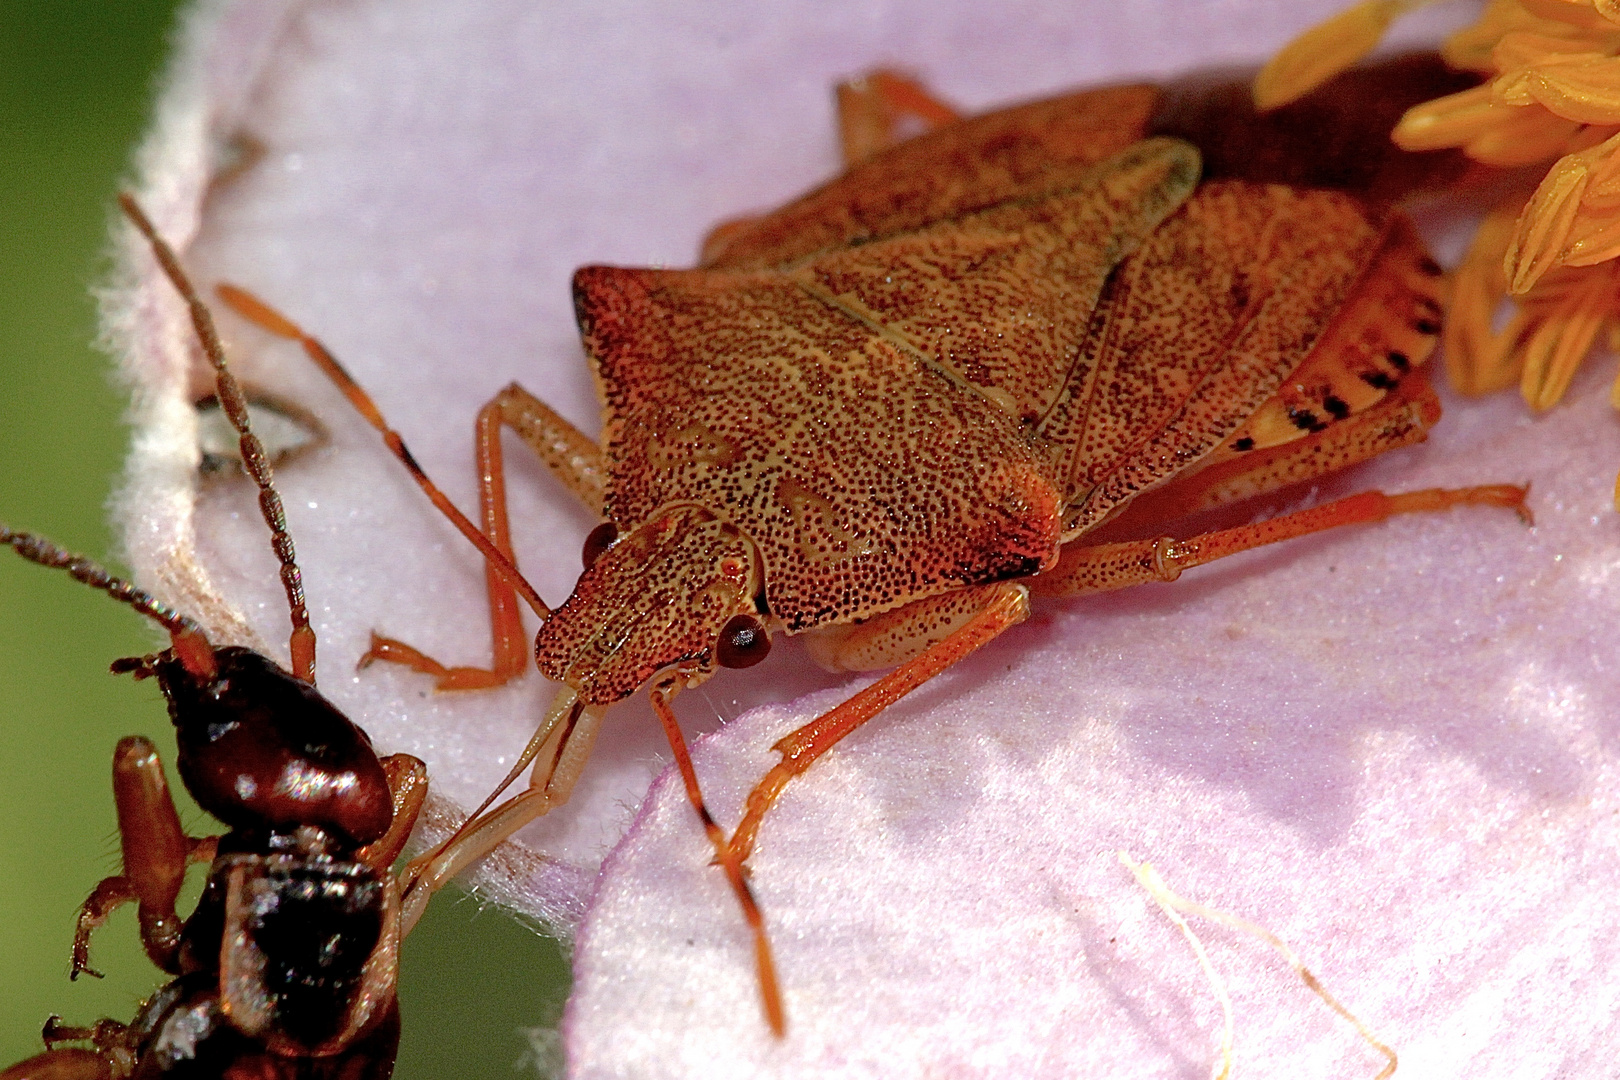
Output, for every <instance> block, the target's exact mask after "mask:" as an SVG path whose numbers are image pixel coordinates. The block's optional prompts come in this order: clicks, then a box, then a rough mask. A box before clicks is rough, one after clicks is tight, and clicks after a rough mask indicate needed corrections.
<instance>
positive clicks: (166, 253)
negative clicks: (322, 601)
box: [118, 192, 315, 683]
mask: <svg viewBox="0 0 1620 1080" xmlns="http://www.w3.org/2000/svg"><path fill="white" fill-rule="evenodd" d="M118 204H119V205H120V206H122V207H123V208H124V215H125V216H126V217H128V218H129V220H130V221H131V222H133V223H134V225H135V228H137V229H139V230H140V233H141V235H142V236H144V237H146V242H147V243H148V244H150V245H151V247H152V254H153V255H154V256H155V257H156V258H157V261H158V265H159V266H161V267H162V268H163V273H164V275H165V276H166V277H168V279H169V281H170V283H171V284H173V285H174V287H175V290H176V291H177V292H178V293H179V294H180V297H181V299H183V300H184V301H185V302H186V307H187V309H189V310H190V312H191V325H192V327H193V328H194V329H195V330H196V332H197V340H198V342H199V343H200V344H201V345H202V350H203V355H204V356H206V357H207V358H208V363H209V364H210V365H211V366H212V367H213V369H214V382H215V386H216V393H217V394H218V396H219V404H220V408H221V409H223V410H224V412H225V415H226V417H228V418H229V419H230V422H231V426H232V427H233V428H235V429H236V433H237V435H238V436H239V437H240V439H239V444H240V447H241V453H242V465H243V467H244V468H246V469H247V473H248V475H249V476H251V477H252V478H253V482H254V483H255V484H256V485H258V488H259V511H260V513H262V514H263V515H264V523H265V524H266V525H268V526H269V527H270V547H271V549H272V550H274V551H275V553H276V558H277V560H279V561H280V563H281V585H282V588H283V589H285V590H286V593H287V608H288V614H289V616H290V618H291V619H292V634H291V635H290V637H289V638H288V641H287V648H288V651H289V652H290V653H291V656H292V672H293V674H294V675H296V676H297V677H298V678H299V679H302V680H303V681H304V682H307V683H314V681H315V629H314V627H312V626H310V625H309V608H308V607H307V606H306V605H305V603H304V577H303V575H302V574H301V573H300V572H299V570H298V560H297V555H296V553H295V552H294V550H293V540H292V535H291V534H290V533H288V532H287V515H286V512H285V511H284V510H283V509H282V505H281V496H280V495H278V494H277V493H276V485H275V478H274V475H273V474H272V471H271V468H270V460H269V458H267V457H266V456H265V453H264V445H263V444H262V443H260V442H259V439H258V436H256V435H254V434H253V431H252V429H251V428H250V427H249V425H248V411H247V401H246V399H244V398H243V396H242V388H241V386H239V385H238V384H237V382H236V379H235V377H234V376H232V375H231V372H230V369H229V368H228V367H227V366H226V364H225V347H224V346H223V345H222V344H220V340H219V333H218V331H216V330H215V329H214V317H213V315H212V314H211V313H210V312H209V310H208V305H206V304H204V303H203V302H202V298H201V297H200V296H198V295H197V290H196V289H195V288H193V287H192V284H191V281H190V279H189V278H187V277H186V273H185V271H184V270H182V269H181V268H180V260H179V259H178V258H176V257H175V254H174V249H172V248H171V247H169V245H168V244H167V243H166V242H165V241H164V239H163V238H162V237H161V236H159V235H158V233H157V229H156V228H154V227H153V225H152V221H151V219H150V218H148V217H147V216H146V214H145V212H144V211H142V210H141V208H140V206H139V205H138V204H137V203H136V202H135V199H134V197H133V196H131V195H130V194H129V193H128V192H120V193H119V195H118Z"/></svg>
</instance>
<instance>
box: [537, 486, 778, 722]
mask: <svg viewBox="0 0 1620 1080" xmlns="http://www.w3.org/2000/svg"><path fill="white" fill-rule="evenodd" d="M758 563H759V560H758V556H757V555H756V552H755V548H754V544H753V543H752V542H751V541H750V540H749V539H748V538H747V537H745V536H744V535H743V534H742V533H741V532H740V531H738V529H737V527H736V526H735V525H732V524H730V523H729V522H726V521H722V520H720V519H718V518H716V517H715V515H714V514H713V513H711V512H710V511H708V510H706V509H704V508H703V507H699V506H692V505H678V506H671V507H667V508H665V510H664V511H663V512H661V513H659V514H655V515H654V516H653V517H651V518H650V519H648V520H647V521H646V522H644V523H643V524H642V525H641V526H640V527H638V528H636V529H634V530H633V531H631V532H630V533H629V535H627V536H624V537H621V538H620V539H619V540H618V541H617V542H616V543H614V544H613V545H612V546H611V547H609V548H607V549H606V550H605V551H603V552H602V553H601V555H600V556H599V557H598V558H596V559H595V561H594V563H593V565H592V566H591V567H590V568H589V569H588V570H586V571H585V574H584V576H583V577H581V578H580V580H579V584H578V585H577V586H576V587H575V589H574V592H573V594H572V595H571V596H569V598H568V600H567V602H566V603H564V604H563V605H562V606H561V607H560V608H558V609H557V610H556V611H554V612H553V613H552V615H551V617H550V618H548V619H547V620H546V622H545V624H544V625H543V626H542V627H541V630H540V633H539V635H538V636H537V637H536V638H535V646H534V648H535V658H536V660H537V662H538V663H539V665H540V670H541V671H542V672H543V673H544V674H545V675H546V677H547V678H551V679H555V680H556V681H558V682H561V683H566V684H567V685H569V686H571V687H573V688H574V689H575V690H577V691H578V692H579V694H580V697H581V698H582V699H584V700H585V701H586V702H587V703H589V704H593V705H608V704H611V703H613V702H615V701H619V700H621V699H623V698H626V697H628V696H630V695H631V694H633V693H635V692H636V691H637V690H638V689H640V688H641V686H642V685H643V684H644V683H646V682H647V680H648V679H650V678H652V676H653V675H654V674H655V673H656V672H658V671H660V670H661V669H663V668H667V667H672V666H673V667H676V668H677V670H678V673H679V677H680V678H681V679H682V681H683V682H684V683H685V684H686V685H695V684H696V683H697V682H699V681H701V680H702V679H704V678H707V677H708V676H709V675H710V674H711V673H712V672H713V670H714V666H715V664H716V663H724V662H725V661H724V655H725V650H724V649H723V648H722V646H721V637H722V633H721V632H722V631H723V630H724V629H725V628H726V627H727V626H728V625H729V624H730V623H731V622H732V621H733V620H734V619H736V618H737V617H738V616H747V615H752V614H753V613H754V612H755V610H756V608H755V604H756V599H755V598H756V597H758V596H759V594H760V588H761V584H762V582H761V581H760V575H759V570H758Z"/></svg>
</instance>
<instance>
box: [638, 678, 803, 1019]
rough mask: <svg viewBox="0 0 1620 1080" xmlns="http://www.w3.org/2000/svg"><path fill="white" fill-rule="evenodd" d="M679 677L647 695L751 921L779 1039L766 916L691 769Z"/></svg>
mask: <svg viewBox="0 0 1620 1080" xmlns="http://www.w3.org/2000/svg"><path fill="white" fill-rule="evenodd" d="M679 679H680V677H679V676H678V675H670V676H666V677H665V678H664V679H662V680H660V681H659V682H658V683H656V684H654V685H653V686H652V687H651V688H650V689H649V690H648V691H647V696H648V697H649V698H650V699H651V700H652V707H653V712H655V713H657V714H658V720H659V722H660V723H661V724H663V726H664V734H665V736H666V737H668V739H669V748H670V750H671V751H672V752H673V753H674V755H675V765H676V767H677V768H678V769H680V771H681V781H682V782H683V783H684V784H685V785H686V798H687V801H689V802H690V803H691V804H692V808H693V809H694V810H696V811H697V815H698V820H699V821H701V822H702V823H703V831H704V832H705V833H706V834H707V835H708V837H709V843H711V844H713V845H714V859H715V862H717V863H719V864H720V868H721V869H722V870H724V871H725V874H726V881H727V882H728V883H729V884H730V885H731V891H732V892H733V893H734V894H735V895H736V897H737V903H738V904H740V905H741V906H742V910H743V918H744V919H746V920H747V921H748V928H749V930H750V931H752V932H753V935H754V967H755V970H756V971H757V972H758V974H759V993H760V999H761V1004H762V1005H763V1007H764V1009H765V1020H766V1022H767V1023H769V1024H770V1025H771V1031H772V1033H774V1034H775V1035H776V1037H777V1038H781V1037H782V1036H783V1035H784V1034H785V1033H786V1032H787V1013H786V1011H785V1010H784V1009H783V1007H782V989H781V984H780V983H779V982H778V980H777V978H776V960H775V958H774V957H773V956H772V955H771V941H770V938H769V937H768V936H767V935H766V933H765V916H764V914H763V913H761V911H760V910H759V902H758V901H757V900H755V899H754V890H753V889H751V888H749V887H748V879H747V878H746V877H744V876H743V866H742V864H743V859H745V858H747V855H746V854H744V855H742V856H737V855H734V854H733V850H734V848H733V845H732V844H731V843H728V842H727V841H726V834H725V832H724V831H723V830H722V829H721V828H720V826H719V824H717V823H716V822H715V820H714V815H713V814H711V813H709V808H708V806H707V805H706V804H705V803H704V801H703V791H702V789H701V788H699V787H698V778H697V770H696V769H694V768H692V755H691V754H690V753H688V752H687V749H686V739H685V737H684V736H682V735H681V728H680V724H679V723H678V722H677V721H676V719H675V712H674V710H673V709H671V708H670V707H669V699H670V698H671V697H673V696H674V695H675V690H676V688H677V687H678V685H679Z"/></svg>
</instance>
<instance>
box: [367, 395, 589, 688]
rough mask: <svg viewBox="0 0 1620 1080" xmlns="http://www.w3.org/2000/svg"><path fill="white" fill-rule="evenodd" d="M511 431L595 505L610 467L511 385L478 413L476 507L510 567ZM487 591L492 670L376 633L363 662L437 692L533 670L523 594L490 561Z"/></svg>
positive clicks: (546, 409)
mask: <svg viewBox="0 0 1620 1080" xmlns="http://www.w3.org/2000/svg"><path fill="white" fill-rule="evenodd" d="M503 426H504V427H509V428H511V429H512V430H513V431H514V432H515V433H516V434H517V435H518V436H519V437H520V438H521V439H523V441H524V442H526V443H527V444H528V445H529V447H530V448H531V449H532V450H533V451H534V452H535V455H536V456H538V457H539V458H540V460H541V461H543V462H544V463H545V464H546V465H547V466H548V467H549V468H550V469H551V471H552V472H553V473H554V474H555V475H556V476H557V478H558V479H559V480H561V481H562V482H563V485H564V486H566V487H567V488H568V490H569V491H571V492H573V494H574V496H575V497H576V498H578V499H579V501H580V502H582V503H584V504H585V505H586V506H587V507H590V508H591V509H592V510H595V511H597V512H600V511H601V509H602V500H603V495H604V492H605V490H606V487H607V470H606V467H605V465H604V463H603V461H602V452H601V450H600V449H599V448H598V447H597V445H596V444H595V443H594V442H592V441H591V440H590V439H588V438H586V437H585V436H584V435H583V434H581V433H580V431H579V429H577V428H575V427H574V426H573V425H572V424H570V423H569V422H568V421H567V420H564V419H563V418H562V417H561V416H560V415H558V414H557V413H556V412H555V411H554V410H553V409H552V408H551V406H549V405H547V404H546V403H545V402H543V401H541V400H540V399H539V398H537V397H535V396H534V395H533V394H531V393H529V392H528V391H527V390H525V389H523V387H521V386H519V385H518V384H517V383H513V384H511V385H510V386H508V387H507V388H506V389H504V390H502V391H501V392H500V393H499V394H497V395H496V396H495V399H494V400H493V401H491V402H489V403H488V404H487V405H485V406H484V407H483V408H482V409H479V410H478V419H477V421H476V423H475V425H474V429H473V431H474V434H473V443H474V447H475V452H476V456H477V461H478V507H479V512H480V516H481V519H482V524H483V527H484V535H486V536H488V537H489V538H490V540H491V541H493V542H494V544H495V546H496V547H498V548H500V549H501V551H502V552H504V553H505V554H506V556H507V558H508V559H511V560H512V563H513V565H514V566H515V565H516V564H517V559H516V557H515V556H514V555H513V554H512V530H511V525H510V523H509V518H508V514H507V509H506V466H505V459H504V455H503V453H502V450H501V428H502V427H503ZM484 578H485V582H486V584H487V587H488V591H489V615H490V637H491V660H490V666H489V667H488V668H476V667H454V668H451V667H445V666H444V665H443V664H440V663H439V662H438V661H437V660H434V659H433V658H432V657H429V656H427V655H425V654H424V653H422V652H420V651H418V650H417V649H414V648H412V647H411V646H409V645H407V644H405V643H404V642H402V641H396V640H394V639H393V638H384V637H378V636H377V635H375V634H373V635H372V638H371V648H370V650H369V651H367V653H366V655H365V656H364V657H362V658H361V660H360V663H361V666H365V665H367V664H369V663H371V662H372V661H373V660H386V661H388V662H389V663H394V664H404V665H405V666H406V667H409V668H411V669H412V670H413V671H420V672H422V673H423V674H426V675H432V676H434V678H435V679H437V683H436V684H435V685H436V688H437V689H439V690H482V689H485V688H488V687H492V686H501V685H503V684H505V683H507V682H510V681H511V680H513V679H515V678H517V677H518V676H520V675H522V674H523V673H524V672H526V671H527V670H528V669H529V646H528V637H527V635H526V634H524V632H523V617H522V615H521V613H520V612H519V609H518V596H517V593H516V592H515V591H514V590H513V588H512V586H511V584H510V583H509V582H508V581H507V580H506V578H505V577H504V576H503V575H502V573H501V571H500V569H499V568H498V567H496V566H495V565H494V564H485V567H484Z"/></svg>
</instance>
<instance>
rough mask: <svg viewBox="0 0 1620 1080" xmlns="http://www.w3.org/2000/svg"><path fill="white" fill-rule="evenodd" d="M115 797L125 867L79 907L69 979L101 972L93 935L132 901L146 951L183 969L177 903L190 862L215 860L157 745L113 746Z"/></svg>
mask: <svg viewBox="0 0 1620 1080" xmlns="http://www.w3.org/2000/svg"><path fill="white" fill-rule="evenodd" d="M113 799H114V802H115V803H116V804H117V807H118V837H119V841H120V843H121V845H122V847H123V856H124V872H123V874H121V875H120V876H118V877H110V878H106V879H104V880H103V881H102V882H101V883H100V884H98V885H97V886H96V887H95V890H94V891H93V892H92V893H91V894H90V896H89V897H88V898H87V899H86V900H85V902H84V903H83V905H81V906H80V908H79V919H78V925H77V928H76V929H75V931H74V934H73V966H72V968H71V970H70V972H69V977H70V978H74V979H76V978H78V977H79V975H80V974H86V975H92V976H95V977H96V978H100V977H101V973H100V972H98V971H96V970H95V969H93V968H92V967H90V935H91V933H92V932H93V931H94V930H95V929H96V928H97V927H99V926H101V925H102V924H103V923H105V922H106V921H107V917H108V916H109V915H111V914H112V913H113V911H114V910H115V909H117V908H118V907H120V906H122V905H123V904H126V903H129V902H131V901H134V902H136V903H137V904H138V905H139V908H140V925H141V944H143V945H144V946H146V955H147V956H149V957H151V958H152V963H154V964H156V965H157V966H158V967H159V968H161V969H162V970H164V971H166V972H168V973H169V974H171V975H177V974H179V966H178V955H179V949H180V928H181V920H180V917H179V915H178V914H176V912H175V910H174V902H175V899H176V898H177V897H178V896H179V895H180V886H181V885H182V884H183V883H184V882H185V877H186V866H187V865H188V864H189V863H192V862H200V861H203V860H209V859H212V858H213V855H214V843H213V841H211V840H193V839H191V838H190V837H188V836H187V835H186V834H185V830H183V829H182V828H181V827H180V815H179V814H178V813H176V812H175V808H174V799H173V797H172V796H170V794H169V785H168V781H166V780H165V779H164V777H163V764H162V763H161V762H160V761H159V760H158V756H157V748H156V747H154V746H153V745H152V744H151V742H149V741H148V740H146V739H143V738H141V737H140V736H138V735H137V736H130V737H128V738H124V739H120V740H118V749H117V750H115V751H114V752H113Z"/></svg>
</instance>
